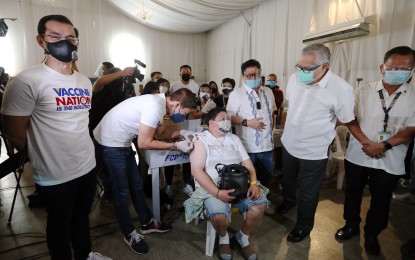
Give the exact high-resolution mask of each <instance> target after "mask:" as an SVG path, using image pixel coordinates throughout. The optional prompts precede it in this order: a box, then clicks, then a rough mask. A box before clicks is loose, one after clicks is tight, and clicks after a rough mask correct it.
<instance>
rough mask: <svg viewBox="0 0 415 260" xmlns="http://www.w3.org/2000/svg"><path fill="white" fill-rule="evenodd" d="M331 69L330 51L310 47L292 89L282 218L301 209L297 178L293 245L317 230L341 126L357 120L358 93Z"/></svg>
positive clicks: (289, 88)
mask: <svg viewBox="0 0 415 260" xmlns="http://www.w3.org/2000/svg"><path fill="white" fill-rule="evenodd" d="M329 64H330V50H329V48H327V47H326V46H324V45H323V44H311V45H308V46H307V47H305V48H304V49H303V50H302V54H301V58H300V61H299V62H298V64H297V66H296V68H297V72H296V73H294V74H292V75H291V77H290V79H289V81H288V85H287V89H286V99H287V100H288V102H289V110H288V114H287V120H286V122H285V127H284V133H283V135H282V138H281V141H282V144H283V150H282V153H283V154H282V162H283V167H282V175H283V182H282V186H283V196H284V202H283V203H282V205H281V206H280V207H278V209H277V212H278V213H280V214H285V213H287V212H288V210H289V209H290V208H292V207H294V206H295V204H296V203H297V199H296V187H297V177H298V178H299V183H300V198H299V203H298V210H297V223H296V225H295V227H294V229H293V230H291V232H290V234H289V235H288V237H287V240H288V241H289V242H300V241H301V240H303V239H304V238H305V237H307V236H308V235H309V234H310V232H311V230H312V229H313V226H314V215H315V212H316V209H317V204H318V200H319V192H320V187H321V184H322V182H323V179H324V175H325V172H326V166H327V152H328V147H329V145H330V144H331V142H332V141H333V139H334V137H335V135H336V130H335V126H336V120H339V121H340V122H342V123H349V122H351V121H352V120H353V119H354V115H353V103H354V100H353V88H352V86H350V85H349V84H348V83H347V82H346V81H344V80H343V79H342V78H340V77H339V76H337V75H335V74H334V73H333V72H332V71H331V70H330V68H329Z"/></svg>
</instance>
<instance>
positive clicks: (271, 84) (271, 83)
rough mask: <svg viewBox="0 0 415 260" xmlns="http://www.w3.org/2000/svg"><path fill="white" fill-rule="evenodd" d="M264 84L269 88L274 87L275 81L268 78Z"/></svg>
mask: <svg viewBox="0 0 415 260" xmlns="http://www.w3.org/2000/svg"><path fill="white" fill-rule="evenodd" d="M265 85H267V86H269V87H270V88H275V86H276V85H277V82H276V81H275V80H268V81H267V84H265Z"/></svg>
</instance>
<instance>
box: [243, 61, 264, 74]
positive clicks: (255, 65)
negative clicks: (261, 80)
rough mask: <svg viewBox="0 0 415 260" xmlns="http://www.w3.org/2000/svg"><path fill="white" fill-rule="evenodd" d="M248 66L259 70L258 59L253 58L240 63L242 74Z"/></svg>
mask: <svg viewBox="0 0 415 260" xmlns="http://www.w3.org/2000/svg"><path fill="white" fill-rule="evenodd" d="M250 67H257V68H258V69H259V70H260V69H261V64H260V63H259V61H257V60H254V59H250V60H247V61H245V62H244V63H242V65H241V73H242V74H244V71H245V70H246V69H247V68H250Z"/></svg>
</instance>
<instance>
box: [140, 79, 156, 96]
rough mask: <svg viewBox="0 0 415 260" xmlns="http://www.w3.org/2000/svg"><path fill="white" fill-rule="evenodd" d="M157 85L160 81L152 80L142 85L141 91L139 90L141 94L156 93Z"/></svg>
mask: <svg viewBox="0 0 415 260" xmlns="http://www.w3.org/2000/svg"><path fill="white" fill-rule="evenodd" d="M159 86H160V83H158V82H153V81H149V82H147V84H146V85H145V86H144V89H143V92H141V96H142V95H146V94H158V93H159V91H160V90H159Z"/></svg>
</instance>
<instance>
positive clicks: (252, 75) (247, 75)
mask: <svg viewBox="0 0 415 260" xmlns="http://www.w3.org/2000/svg"><path fill="white" fill-rule="evenodd" d="M260 76H261V70H257V71H256V72H255V73H253V74H244V77H245V78H247V79H257V78H259V77H260Z"/></svg>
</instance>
